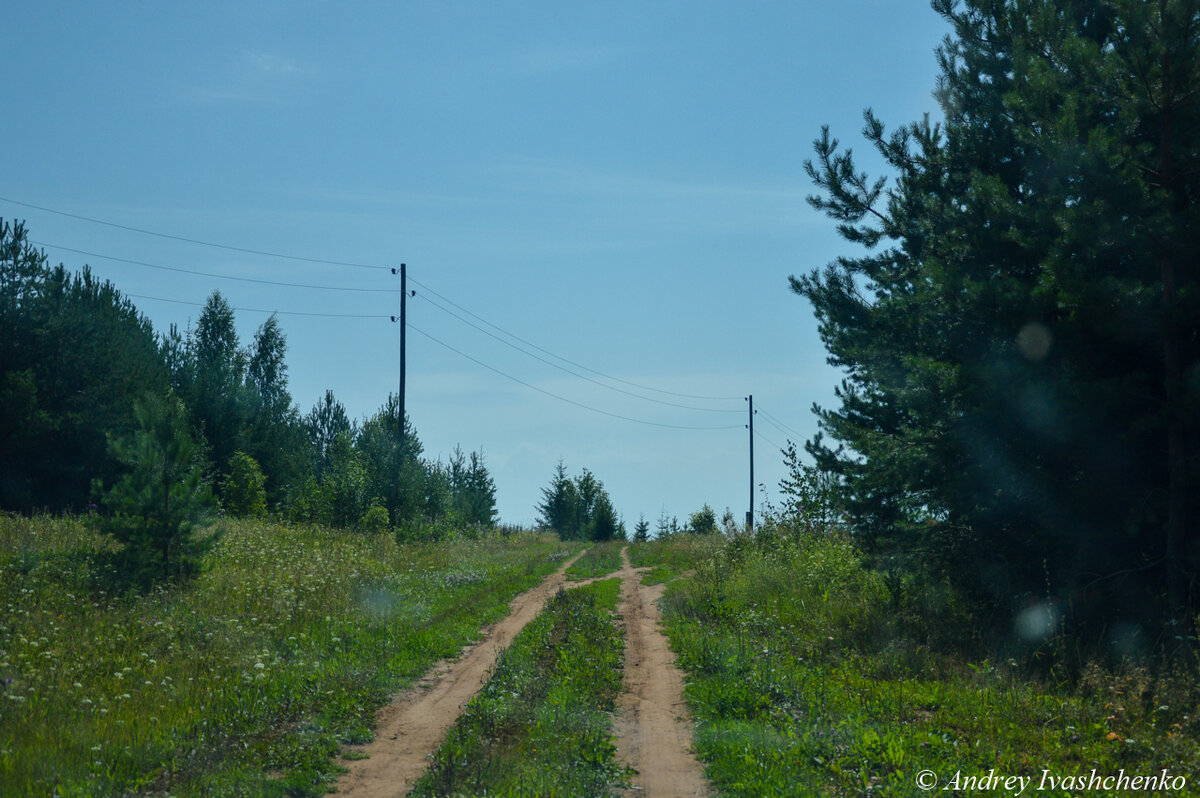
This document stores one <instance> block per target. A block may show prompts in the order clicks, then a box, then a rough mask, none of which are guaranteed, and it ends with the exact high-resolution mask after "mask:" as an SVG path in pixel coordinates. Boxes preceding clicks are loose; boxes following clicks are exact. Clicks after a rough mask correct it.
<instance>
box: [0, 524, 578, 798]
mask: <svg viewBox="0 0 1200 798" xmlns="http://www.w3.org/2000/svg"><path fill="white" fill-rule="evenodd" d="M565 552H566V547H564V546H562V545H561V544H559V543H557V542H555V541H551V540H549V539H547V538H544V537H535V536H531V535H515V536H510V537H488V538H482V539H479V540H473V541H472V540H458V541H452V542H445V543H440V544H437V545H420V544H409V545H399V544H397V543H396V541H395V540H394V538H392V537H389V536H387V535H378V536H363V535H358V534H353V533H340V532H333V531H330V530H325V529H318V528H309V527H301V528H297V527H284V526H278V525H271V524H257V523H232V524H228V525H227V529H226V530H225V534H224V535H223V537H222V538H221V539H220V541H219V543H218V544H217V548H216V549H215V550H214V551H213V552H212V554H211V555H210V556H209V562H208V569H207V570H206V572H205V573H204V574H202V575H201V576H200V577H199V578H198V579H197V580H195V581H194V582H193V583H191V584H188V585H186V586H183V587H173V588H163V589H158V590H156V591H154V592H151V593H145V594H142V593H133V592H126V591H124V590H123V589H122V588H121V586H120V585H121V583H120V580H119V578H118V577H119V575H117V574H114V573H112V571H111V568H112V565H111V562H112V561H113V560H112V558H111V556H110V554H111V552H110V551H109V544H108V543H107V541H106V540H104V539H103V538H101V537H99V536H97V535H96V534H94V533H93V532H92V531H90V530H89V529H88V528H87V526H86V525H84V524H83V523H81V522H79V521H76V520H70V519H49V518H39V519H34V520H32V521H30V520H20V519H15V518H11V517H0V680H2V687H0V795H22V796H26V795H28V796H36V795H52V794H57V795H62V796H66V795H119V794H126V793H131V792H141V793H159V794H161V793H166V792H169V793H170V794H171V795H181V796H183V795H284V794H288V795H305V794H307V795H319V794H323V793H324V792H325V791H326V790H327V788H328V786H329V784H330V782H331V780H332V779H333V778H335V777H336V773H337V767H336V765H335V763H334V760H333V756H334V755H335V754H336V753H337V751H338V750H339V747H340V745H341V744H343V743H356V742H363V741H365V740H367V739H369V738H370V734H371V732H370V726H371V723H372V718H373V713H374V711H375V710H376V709H377V708H378V707H379V706H380V705H381V704H382V703H383V702H384V701H385V700H386V699H387V696H388V695H389V694H390V693H391V692H393V691H395V690H396V689H398V688H400V687H401V686H403V685H405V684H406V683H408V682H410V681H411V680H413V679H414V678H415V677H417V676H419V675H420V674H422V673H423V672H424V671H425V670H427V668H428V667H429V666H430V665H431V664H432V663H433V662H434V661H436V660H438V659H440V658H443V657H448V656H452V655H454V654H455V653H456V652H457V651H458V650H459V649H460V648H461V646H462V645H464V644H465V643H467V642H468V641H470V640H471V639H472V638H473V637H475V636H476V635H477V632H478V630H479V628H480V626H481V625H482V624H484V623H487V622H490V621H494V620H497V619H499V618H500V617H503V614H504V613H505V611H506V606H507V602H508V601H509V600H510V599H511V598H512V597H513V596H514V595H516V594H517V593H518V592H520V591H521V590H523V589H526V588H528V587H530V586H532V585H533V584H536V583H537V581H538V580H540V579H541V578H542V577H543V576H544V575H545V574H546V573H548V572H550V571H552V570H553V569H554V568H555V567H556V565H557V564H558V562H560V561H561V557H562V556H563V554H565Z"/></svg>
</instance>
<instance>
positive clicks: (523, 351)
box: [413, 280, 742, 413]
mask: <svg viewBox="0 0 1200 798" xmlns="http://www.w3.org/2000/svg"><path fill="white" fill-rule="evenodd" d="M413 282H416V280H413ZM418 296H419V297H420V298H421V299H424V300H425V301H426V302H428V303H429V304H431V305H433V306H434V307H435V308H437V309H438V310H441V311H442V312H443V313H446V314H448V315H450V316H452V317H454V318H456V319H458V320H459V321H461V322H462V323H463V324H466V325H467V326H468V327H473V328H474V329H476V330H478V331H479V332H481V333H483V334H484V335H486V336H488V337H490V338H494V339H495V340H497V341H499V342H500V343H502V344H504V345H505V346H507V347H510V348H512V349H515V350H517V351H518V352H520V353H521V354H523V355H527V356H528V357H531V358H533V359H534V360H537V361H540V362H542V363H545V364H546V365H548V366H551V367H553V368H556V369H558V370H559V371H562V372H565V373H567V374H570V375H571V376H572V377H577V378H579V379H581V380H587V381H588V382H590V383H592V384H594V385H599V386H600V387H601V388H607V389H608V390H610V391H616V392H617V393H622V394H625V395H626V396H632V397H633V398H634V399H641V400H643V401H645V402H655V403H657V404H660V405H666V406H668V407H678V408H682V409H684V410H697V411H700V412H702V413H740V412H742V411H741V410H723V409H718V408H711V407H696V406H694V405H681V404H679V403H678V402H668V401H666V400H664V399H655V398H654V397H652V396H642V395H641V394H636V393H633V392H632V391H627V390H625V389H624V388H618V387H616V386H615V385H606V384H605V383H603V382H600V381H599V380H596V379H593V378H591V377H589V376H587V375H586V374H580V373H578V372H575V371H571V369H569V368H567V367H566V366H563V365H560V364H558V363H555V362H553V361H551V360H547V359H546V358H544V357H542V356H540V355H536V354H534V353H533V352H530V351H528V350H526V349H522V348H521V347H519V346H517V345H516V344H514V343H512V342H511V341H506V340H505V339H503V338H501V337H500V336H498V335H496V334H495V333H493V332H490V331H488V330H485V329H484V328H483V327H480V326H479V325H478V324H475V323H474V322H472V321H470V320H468V319H464V318H463V317H462V316H459V315H458V314H457V313H455V312H454V311H452V310H450V309H449V308H446V307H443V306H442V305H440V304H438V303H437V302H435V301H434V300H432V299H430V298H429V297H427V296H425V295H424V294H418ZM446 301H449V300H446ZM456 307H457V306H456ZM464 312H465V311H464ZM514 337H515V336H514ZM518 340H519V339H518ZM530 346H533V345H532V344H530ZM535 348H536V347H535ZM561 359H562V358H560V360H561ZM581 368H582V367H581Z"/></svg>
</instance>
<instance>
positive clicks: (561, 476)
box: [537, 460, 624, 540]
mask: <svg viewBox="0 0 1200 798" xmlns="http://www.w3.org/2000/svg"><path fill="white" fill-rule="evenodd" d="M537 510H538V523H539V524H540V525H541V526H542V528H544V529H552V530H554V531H555V532H557V533H558V535H559V537H560V538H562V539H563V540H613V539H623V538H624V529H623V528H622V525H621V524H620V522H619V521H618V520H617V514H616V511H615V510H614V509H613V506H612V500H611V499H610V498H609V495H608V491H607V490H605V489H604V483H603V482H601V481H600V480H598V479H596V476H595V475H594V474H592V472H591V471H588V470H587V469H586V468H585V469H583V473H581V474H580V475H579V476H578V477H576V478H575V479H574V480H572V479H570V478H569V477H568V476H567V468H566V466H565V465H564V464H563V462H562V461H561V460H559V462H558V465H557V466H556V467H555V470H554V477H553V478H552V479H551V481H550V485H549V486H548V487H545V488H542V501H541V503H539V504H538V506H537Z"/></svg>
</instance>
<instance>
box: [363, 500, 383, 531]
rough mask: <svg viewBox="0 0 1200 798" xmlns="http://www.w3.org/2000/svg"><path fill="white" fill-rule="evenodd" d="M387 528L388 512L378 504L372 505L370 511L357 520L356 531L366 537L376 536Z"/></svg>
mask: <svg viewBox="0 0 1200 798" xmlns="http://www.w3.org/2000/svg"><path fill="white" fill-rule="evenodd" d="M387 528H388V511H387V510H386V509H384V508H383V507H381V506H379V505H378V504H372V505H371V507H370V509H368V510H367V511H366V512H365V513H363V517H362V518H360V519H358V529H359V531H360V532H366V533H367V534H368V535H378V534H379V533H380V532H383V531H384V530H386V529H387Z"/></svg>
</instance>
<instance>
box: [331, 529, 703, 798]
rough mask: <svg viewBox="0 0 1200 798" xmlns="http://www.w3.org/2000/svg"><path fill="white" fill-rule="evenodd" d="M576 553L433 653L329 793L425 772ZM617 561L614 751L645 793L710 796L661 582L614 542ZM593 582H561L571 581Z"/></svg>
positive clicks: (374, 793) (375, 792)
mask: <svg viewBox="0 0 1200 798" xmlns="http://www.w3.org/2000/svg"><path fill="white" fill-rule="evenodd" d="M580 556H582V554H580V555H576V556H575V557H573V558H572V559H571V560H569V561H567V562H566V563H564V564H563V566H562V567H561V568H559V569H558V570H557V571H556V572H555V573H554V574H552V575H551V576H549V577H547V578H546V580H545V581H544V582H542V583H541V584H540V585H538V586H537V587H535V588H533V589H532V590H529V591H526V592H525V593H522V594H521V595H519V596H517V597H516V598H515V599H513V601H512V603H511V604H510V605H509V606H510V608H511V610H510V612H509V615H508V617H507V618H505V619H504V620H503V621H500V622H499V623H497V624H496V625H495V626H492V627H491V628H490V629H488V630H487V631H486V634H485V637H484V639H483V640H481V641H480V642H479V643H476V644H475V645H473V646H469V647H467V648H466V649H464V650H463V653H462V656H461V657H460V658H459V659H457V660H455V661H442V662H439V663H438V664H437V665H435V666H434V667H433V669H432V670H431V671H430V672H429V673H427V674H426V675H425V676H424V677H422V679H421V680H420V681H419V682H417V683H416V684H415V685H413V686H412V687H411V688H409V689H408V690H405V691H404V692H403V693H401V694H400V695H398V696H397V697H396V698H395V699H394V700H393V701H392V703H390V704H389V705H388V706H386V707H384V708H383V709H382V710H381V711H380V713H379V717H378V720H379V723H378V728H377V730H376V733H375V741H374V742H372V743H368V744H367V745H362V746H354V747H352V748H351V749H350V750H352V751H355V752H356V753H358V754H361V755H366V756H367V757H368V758H367V759H355V760H344V761H343V764H345V765H346V766H347V767H348V768H349V769H350V770H349V772H348V773H346V774H345V775H344V776H343V777H342V778H341V780H340V781H339V782H338V787H337V794H338V795H339V796H351V797H352V798H384V796H388V797H390V796H403V795H405V794H407V793H408V791H409V790H410V789H412V785H413V783H414V782H415V781H416V780H417V779H418V778H419V777H420V776H421V774H422V773H424V772H425V769H426V767H427V766H428V765H429V757H430V755H431V754H433V752H434V751H435V750H437V747H438V746H439V745H440V744H441V742H442V741H443V740H444V739H445V737H446V733H447V732H448V731H449V730H450V727H451V726H453V725H454V722H455V721H456V720H457V719H458V716H459V714H461V712H462V709H463V707H465V706H466V704H467V702H468V701H470V700H471V698H472V697H473V696H474V695H475V693H477V692H478V691H479V689H480V688H481V687H482V686H483V683H484V681H485V680H486V679H487V677H488V672H489V671H490V670H491V668H492V665H493V664H494V663H495V662H496V657H497V656H498V655H499V653H500V651H501V650H502V649H504V648H506V647H507V646H508V645H509V644H511V643H512V641H513V638H515V637H516V636H517V634H518V633H520V631H521V630H522V629H523V628H524V627H525V625H526V624H527V623H529V622H530V621H531V620H533V619H534V618H535V617H537V614H538V613H539V612H541V610H542V607H543V606H544V605H545V604H546V602H547V601H548V600H549V599H550V597H551V596H553V595H554V593H555V591H557V590H558V589H559V587H561V586H563V584H564V576H563V574H564V573H565V572H566V570H567V568H569V567H570V566H571V564H572V563H574V562H575V560H577V559H579V557H580ZM621 560H622V562H623V563H624V567H623V568H622V569H621V570H620V571H618V572H616V573H615V574H610V575H609V576H607V577H601V578H604V579H607V578H612V576H619V577H620V578H621V593H622V600H621V608H620V613H621V616H622V617H623V618H624V622H625V636H626V640H625V689H626V691H627V692H625V693H624V694H623V695H622V696H621V698H620V701H619V709H620V712H619V715H618V718H617V724H616V732H617V751H618V754H619V756H620V757H621V760H622V761H623V762H624V763H625V764H627V765H629V766H631V767H633V768H635V769H636V770H637V771H638V774H637V776H635V777H634V779H633V783H634V787H635V789H636V790H637V792H638V794H639V795H641V796H645V797H646V798H692V797H693V796H708V795H709V794H710V792H709V789H708V785H707V782H706V781H705V780H704V772H703V769H702V768H701V766H700V763H699V762H697V761H696V758H695V757H694V756H692V754H691V752H690V749H691V744H692V724H691V721H690V719H689V717H688V713H687V707H686V706H685V705H684V703H683V674H682V673H681V672H680V671H679V669H678V668H676V667H675V657H674V655H673V654H672V653H671V649H670V647H669V646H668V645H667V638H666V636H665V635H664V634H663V633H662V631H661V630H660V629H659V628H658V620H659V616H658V607H657V605H656V604H655V601H656V600H657V599H658V597H659V596H661V595H662V591H663V586H662V585H656V586H653V587H645V586H643V585H642V583H641V579H640V578H639V575H638V572H637V571H636V570H635V569H634V568H633V566H632V565H630V562H629V554H628V551H627V550H626V549H622V550H621ZM594 581H596V580H595V579H587V580H583V581H581V582H574V583H570V584H569V585H568V587H578V586H581V585H585V584H589V583H591V582H594Z"/></svg>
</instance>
